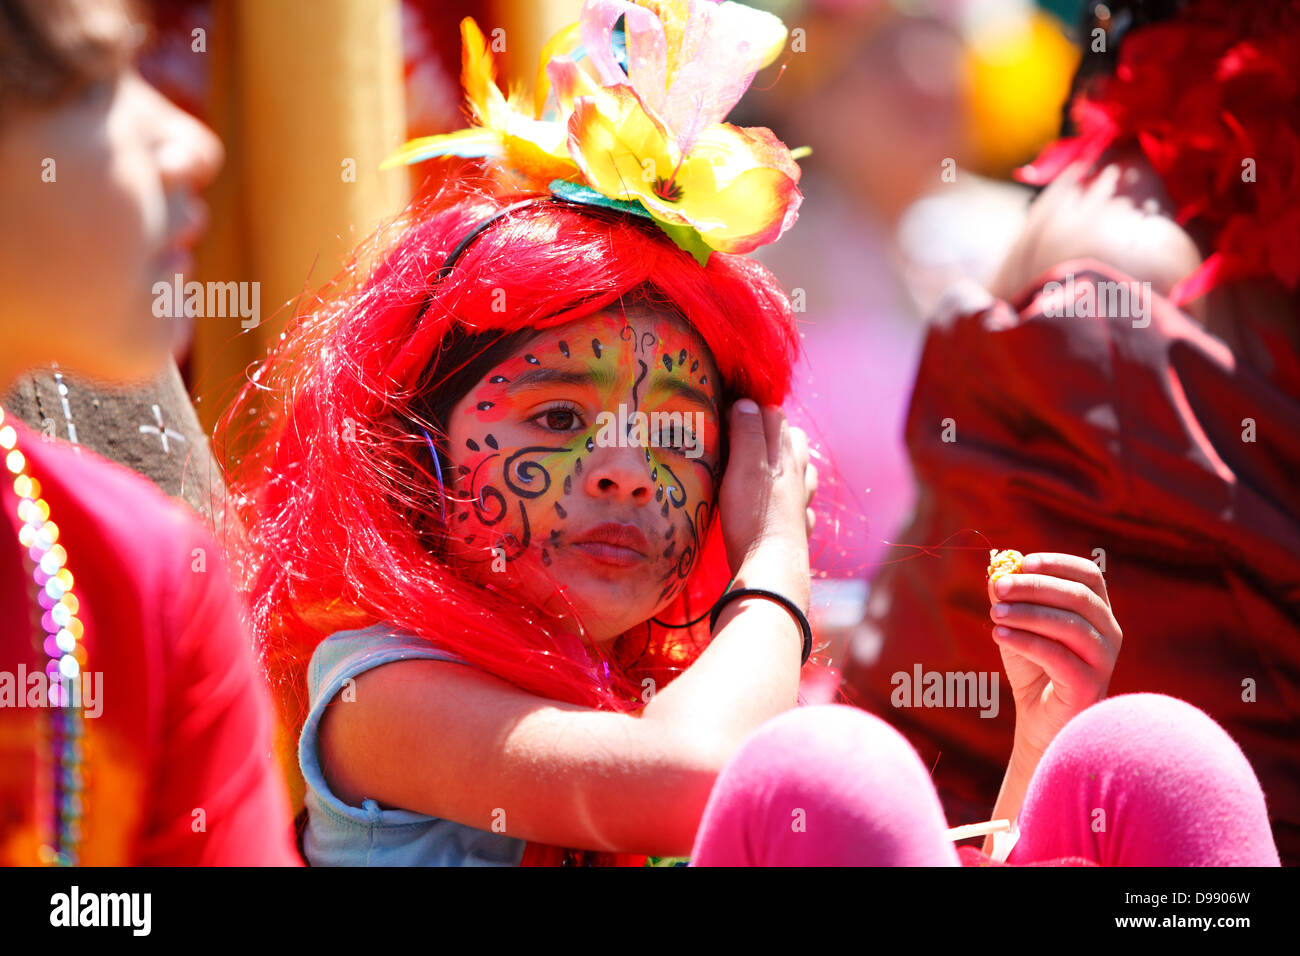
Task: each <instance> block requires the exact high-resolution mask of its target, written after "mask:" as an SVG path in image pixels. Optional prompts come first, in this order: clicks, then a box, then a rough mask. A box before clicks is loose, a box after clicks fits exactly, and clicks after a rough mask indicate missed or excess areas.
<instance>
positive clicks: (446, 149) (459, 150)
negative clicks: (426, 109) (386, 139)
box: [379, 127, 504, 169]
mask: <svg viewBox="0 0 1300 956" xmlns="http://www.w3.org/2000/svg"><path fill="white" fill-rule="evenodd" d="M503 152H504V149H503V147H502V143H501V134H500V133H498V132H497V131H496V130H491V129H482V128H480V127H474V128H473V129H462V130H458V131H457V132H455V133H443V134H442V135H440V136H421V137H420V138H419V139H413V140H411V141H410V142H408V143H404V144H403V145H402V146H400V147H398V149H397V150H396V151H395V152H394V153H393V154H392V155H391V156H389V157H388V158H387V159H385V160H384V161H383V162H382V163H380V164H379V168H380V169H391V168H392V167H394V166H409V165H410V164H412V163H419V162H423V161H424V160H426V159H431V158H432V157H434V156H501V155H502V154H503Z"/></svg>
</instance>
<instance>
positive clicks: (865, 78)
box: [742, 0, 1076, 664]
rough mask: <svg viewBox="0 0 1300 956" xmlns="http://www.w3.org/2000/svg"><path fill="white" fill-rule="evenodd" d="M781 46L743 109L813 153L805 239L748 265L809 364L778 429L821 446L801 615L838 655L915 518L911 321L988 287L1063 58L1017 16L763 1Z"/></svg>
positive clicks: (1064, 88) (1051, 39)
mask: <svg viewBox="0 0 1300 956" xmlns="http://www.w3.org/2000/svg"><path fill="white" fill-rule="evenodd" d="M757 5H760V6H766V7H768V8H770V9H773V10H775V11H777V12H778V13H780V14H781V15H782V16H785V17H786V18H787V19H788V20H789V22H790V23H791V26H792V29H793V30H794V31H797V32H795V33H793V35H792V40H791V46H790V52H789V53H787V55H786V56H785V57H783V59H782V60H781V61H780V62H781V64H782V66H783V69H781V70H780V71H778V69H777V68H776V67H773V68H769V69H768V70H767V71H765V73H764V74H762V75H761V76H760V77H759V79H758V81H757V82H756V89H755V92H754V95H753V102H752V103H750V104H749V105H748V106H742V109H744V110H746V115H748V116H751V117H754V119H755V121H756V122H761V123H762V124H769V123H770V124H771V125H773V126H777V127H779V128H781V129H783V130H789V131H790V133H789V136H790V141H791V142H792V143H796V144H800V145H805V144H806V145H809V146H811V147H812V155H811V156H809V157H808V159H807V160H806V161H805V163H804V166H805V175H804V178H803V180H802V183H801V186H802V188H803V190H804V192H805V194H806V195H807V196H808V197H809V202H808V203H807V204H806V206H805V208H804V209H803V210H802V211H801V213H800V216H801V221H800V227H801V229H802V230H804V236H805V238H806V241H804V242H802V243H788V244H784V245H774V246H771V247H769V248H765V249H763V250H761V251H760V253H759V256H760V258H761V260H762V261H763V262H764V263H765V264H766V265H767V266H768V267H769V268H771V269H772V270H773V271H774V272H775V273H776V274H777V275H778V276H779V277H780V278H781V279H782V280H783V281H784V282H785V283H786V285H787V286H788V287H790V288H791V289H792V295H793V296H794V299H795V307H796V309H799V310H801V311H802V313H803V314H802V315H800V319H801V323H800V325H801V331H802V334H803V339H804V345H805V349H806V354H807V359H806V362H805V363H804V364H802V365H801V366H800V369H799V375H798V378H797V385H796V403H795V407H794V409H793V410H792V416H793V417H794V420H795V421H797V422H798V423H799V424H800V425H801V426H802V427H803V428H804V429H805V430H806V431H807V432H808V433H809V434H810V435H811V436H813V437H814V439H816V440H818V443H819V444H821V445H824V447H825V448H826V450H827V453H828V455H829V458H830V464H831V467H829V468H824V471H823V485H822V489H821V493H822V494H823V496H825V498H826V499H827V501H826V507H828V509H829V514H830V520H828V521H825V522H824V523H823V524H822V525H821V526H819V527H818V529H817V532H816V533H815V536H814V542H813V547H812V560H813V566H814V568H815V569H816V570H817V571H818V572H819V573H820V574H822V575H826V576H827V577H828V578H830V580H825V579H823V580H819V581H818V582H817V586H816V588H815V593H814V610H815V611H818V612H819V624H820V625H821V628H822V630H823V631H824V632H826V634H827V638H828V640H830V641H831V643H832V645H834V646H833V647H832V648H831V652H830V654H831V657H832V658H833V659H834V662H835V663H836V664H841V663H842V662H843V650H842V646H841V644H840V641H841V640H842V639H843V637H844V636H845V634H847V627H848V626H850V625H852V624H853V623H856V622H857V621H860V620H861V619H862V615H863V613H864V606H863V602H864V601H865V596H866V593H867V587H866V581H867V579H869V578H870V576H871V575H872V574H873V573H875V572H876V571H877V570H878V569H879V568H880V567H881V566H882V565H883V564H887V563H888V562H891V561H894V560H899V559H903V558H907V557H909V556H910V554H909V552H906V551H903V550H900V549H894V548H891V547H890V546H889V543H888V542H889V541H891V540H893V539H894V538H895V533H896V532H897V531H898V530H899V529H900V527H901V526H902V525H903V524H904V522H905V521H906V519H907V517H908V515H909V514H910V512H911V509H912V506H913V504H914V501H915V491H914V487H913V482H912V476H911V469H910V467H909V465H908V462H907V454H906V449H905V447H904V443H903V422H904V418H905V414H906V409H907V403H908V399H909V397H910V395H911V386H912V382H913V380H914V378H915V373H916V364H917V361H918V359H919V356H920V352H921V344H922V341H923V339H924V336H925V320H926V318H927V317H928V316H929V315H930V314H931V313H932V311H933V309H934V307H935V306H936V305H937V304H938V302H939V300H940V298H941V295H942V292H943V291H944V289H945V288H946V287H947V286H948V285H949V284H950V283H951V282H953V281H954V280H957V279H961V278H967V279H974V280H976V281H979V282H988V281H990V280H991V279H992V278H993V275H994V273H995V272H996V270H997V267H998V265H999V264H1000V262H1001V260H1002V257H1003V256H1004V255H1005V253H1006V251H1007V249H1009V247H1010V244H1011V242H1012V240H1013V239H1014V238H1015V236H1016V235H1017V233H1018V231H1019V229H1020V226H1021V223H1022V221H1023V216H1024V210H1025V207H1026V205H1027V204H1028V201H1029V197H1030V190H1029V189H1027V188H1026V187H1024V186H1022V185H1019V184H1013V183H1010V182H1006V181H1004V177H1006V176H1007V175H1009V173H1010V171H1011V169H1012V168H1013V167H1014V166H1015V165H1018V164H1019V163H1022V162H1024V161H1026V160H1028V159H1030V158H1031V157H1032V156H1033V155H1034V154H1035V152H1036V150H1037V149H1038V148H1040V147H1041V146H1042V145H1043V144H1044V143H1045V142H1047V141H1048V139H1050V138H1051V136H1052V135H1053V134H1054V133H1055V131H1056V124H1057V117H1058V115H1059V111H1060V107H1061V104H1062V102H1063V101H1064V99H1065V96H1066V95H1067V93H1068V90H1069V81H1070V76H1071V72H1072V70H1073V65H1074V61H1075V58H1076V57H1075V54H1074V50H1073V47H1072V46H1071V45H1070V42H1069V40H1068V39H1067V37H1066V36H1065V28H1064V25H1063V24H1062V23H1060V22H1059V21H1058V20H1056V19H1055V18H1053V17H1052V16H1051V15H1049V14H1047V13H1045V12H1044V11H1041V10H1039V9H1038V8H1037V7H1036V6H1035V5H1034V4H1033V3H1029V2H1023V0H965V2H961V3H952V2H943V3H925V4H919V5H918V4H895V3H891V2H887V0H785V2H781V0H765V2H762V3H759V4H757Z"/></svg>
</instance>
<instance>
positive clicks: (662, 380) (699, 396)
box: [650, 372, 718, 412]
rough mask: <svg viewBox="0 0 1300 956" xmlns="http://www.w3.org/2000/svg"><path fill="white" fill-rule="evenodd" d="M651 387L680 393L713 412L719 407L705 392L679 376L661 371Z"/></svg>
mask: <svg viewBox="0 0 1300 956" xmlns="http://www.w3.org/2000/svg"><path fill="white" fill-rule="evenodd" d="M650 388H651V390H652V391H653V390H657V389H664V390H665V391H668V392H672V393H673V394H675V395H680V396H681V397H682V398H684V399H686V400H687V401H688V402H691V403H693V404H695V405H699V406H700V407H701V408H707V409H708V410H709V411H711V412H716V411H717V409H718V403H717V402H716V401H714V400H713V399H712V398H710V397H709V396H708V395H707V394H706V393H705V392H703V391H701V390H700V389H698V388H696V387H695V386H694V385H692V384H690V383H689V382H683V381H682V380H681V379H680V378H677V377H676V376H674V375H665V374H663V373H662V372H661V373H660V374H659V375H656V376H655V377H654V378H653V379H652V380H651V382H650Z"/></svg>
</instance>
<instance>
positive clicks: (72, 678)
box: [0, 408, 86, 866]
mask: <svg viewBox="0 0 1300 956" xmlns="http://www.w3.org/2000/svg"><path fill="white" fill-rule="evenodd" d="M17 444H18V432H17V431H16V430H15V429H14V427H13V426H12V425H6V424H5V415H4V409H2V408H0V455H3V456H4V464H5V467H6V468H7V469H8V473H9V474H10V475H11V476H12V478H13V489H14V494H15V495H17V497H18V519H19V520H20V521H22V522H23V524H22V527H21V528H20V529H19V530H18V541H19V543H20V544H21V545H22V548H23V551H24V552H26V557H27V559H28V560H29V561H30V566H31V568H32V582H33V583H34V585H35V587H36V601H37V603H38V604H39V605H40V609H41V611H42V614H41V630H40V631H39V632H37V633H38V634H39V637H40V640H41V649H42V650H43V651H44V653H45V656H46V657H47V658H48V661H47V663H46V665H45V677H46V683H47V686H48V688H49V694H48V698H47V700H48V704H49V710H50V736H51V755H52V758H53V760H52V768H51V769H52V794H51V796H52V802H51V806H50V816H49V818H48V820H47V832H49V833H50V834H51V835H52V838H51V839H50V840H49V841H48V842H47V843H45V844H44V845H42V846H41V848H40V860H41V862H42V863H44V864H47V865H52V866H76V865H77V862H78V855H77V847H78V844H79V843H80V840H81V795H82V783H83V780H82V766H81V763H82V731H83V727H82V720H83V718H82V714H81V693H80V690H81V687H80V676H81V674H82V672H83V671H84V669H85V666H86V649H85V646H84V645H83V644H82V643H81V639H82V636H83V634H84V630H85V629H84V627H83V625H82V623H81V621H80V620H78V618H77V610H78V607H79V605H78V602H77V598H76V597H75V596H74V595H73V593H72V572H70V571H69V570H68V569H67V568H66V567H65V565H66V564H67V561H68V553H67V551H66V550H64V548H63V546H62V545H61V544H59V543H58V540H59V528H58V525H56V524H55V523H54V522H53V521H51V520H50V506H49V504H48V503H47V502H46V501H45V499H44V498H42V497H41V485H40V482H38V481H37V480H36V479H35V478H33V477H31V476H30V475H28V474H27V459H26V457H25V456H24V455H23V453H22V452H21V451H19V450H18V448H17Z"/></svg>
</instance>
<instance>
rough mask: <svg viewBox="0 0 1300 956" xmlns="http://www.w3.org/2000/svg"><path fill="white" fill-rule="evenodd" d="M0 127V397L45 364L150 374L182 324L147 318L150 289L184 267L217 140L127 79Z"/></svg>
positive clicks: (111, 375) (101, 373) (16, 114)
mask: <svg viewBox="0 0 1300 956" xmlns="http://www.w3.org/2000/svg"><path fill="white" fill-rule="evenodd" d="M123 29H126V27H123ZM2 119H3V122H2V123H0V209H2V210H3V215H0V292H2V293H3V294H0V366H3V367H0V389H3V388H4V387H5V386H6V385H7V384H8V379H9V378H11V377H12V376H16V375H18V374H19V373H20V372H22V371H24V370H26V369H28V368H32V367H35V366H37V365H44V364H47V363H49V362H52V361H57V362H59V363H60V364H61V365H63V366H65V367H67V368H71V369H73V370H74V371H78V372H82V373H84V374H87V375H90V376H93V377H96V378H100V379H103V380H106V381H110V382H124V381H137V380H141V379H145V378H148V377H151V376H152V375H154V374H156V373H157V371H158V369H159V368H161V367H162V365H163V363H164V362H165V361H166V359H167V355H168V352H169V350H170V349H171V348H172V347H173V346H174V345H176V344H179V343H178V341H177V340H178V337H179V335H180V334H181V333H182V323H183V321H184V320H177V319H175V318H166V317H164V318H160V317H158V316H157V315H156V314H155V310H154V300H155V292H154V284H155V283H158V282H162V281H166V282H169V283H170V282H171V281H172V280H173V277H174V275H175V274H176V273H187V272H189V271H191V269H190V261H189V257H188V252H187V250H188V248H189V247H190V246H192V245H193V244H194V243H195V242H196V241H197V239H198V237H199V235H200V234H201V232H202V230H203V228H204V221H205V219H206V215H205V213H204V211H203V205H202V203H200V202H199V201H198V200H197V199H196V198H195V193H196V192H197V191H198V190H200V189H202V188H203V187H204V186H206V185H207V184H208V182H209V181H210V180H211V179H212V178H213V177H214V176H215V174H216V172H217V169H218V168H219V167H220V165H221V161H222V150H221V144H220V142H219V141H218V140H217V138H216V137H215V136H214V135H213V134H212V132H211V131H210V130H208V129H207V128H206V127H205V126H203V125H202V124H201V123H199V122H198V121H197V120H195V119H193V118H192V117H190V116H189V115H188V114H187V113H184V112H182V111H181V110H180V109H178V108H177V107H175V106H173V105H172V104H171V103H170V102H168V101H167V100H166V99H165V98H164V97H163V96H162V95H161V94H160V93H158V92H157V91H156V90H155V89H153V87H151V86H149V85H148V84H147V83H146V82H145V81H144V80H143V79H142V78H141V77H140V76H139V75H138V74H137V73H136V72H135V71H134V70H130V69H127V70H123V71H122V72H120V73H119V74H117V75H116V76H114V77H112V78H111V79H107V80H104V81H102V82H100V83H98V84H96V85H94V86H92V87H90V88H88V89H86V90H84V91H83V92H81V93H79V94H78V95H77V96H76V97H74V98H73V99H71V100H69V101H66V102H60V103H58V104H57V105H55V106H41V107H36V106H22V107H20V108H16V109H14V110H13V111H12V112H10V113H7V114H6V115H5V116H4V117H3V118H2Z"/></svg>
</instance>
